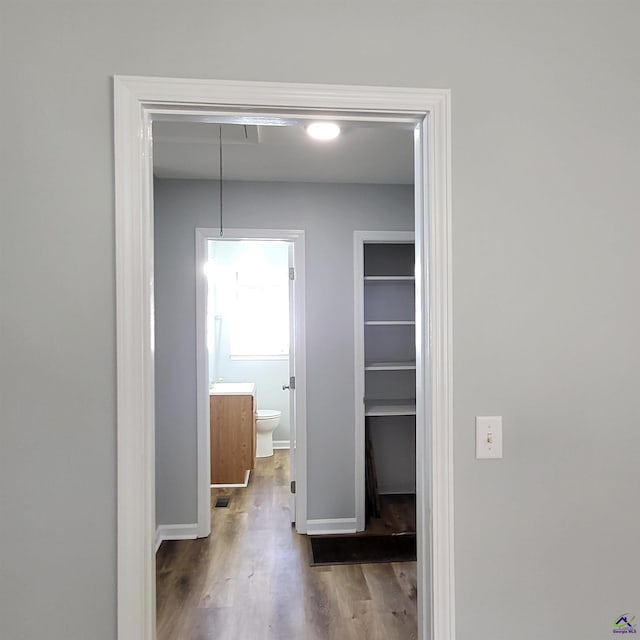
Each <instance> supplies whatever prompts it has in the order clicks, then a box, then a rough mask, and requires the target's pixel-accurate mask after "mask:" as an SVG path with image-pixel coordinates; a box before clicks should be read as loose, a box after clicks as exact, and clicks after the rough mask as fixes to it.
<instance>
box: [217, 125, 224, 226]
mask: <svg viewBox="0 0 640 640" xmlns="http://www.w3.org/2000/svg"><path fill="white" fill-rule="evenodd" d="M218 149H219V150H220V158H219V160H220V162H219V174H218V178H219V189H218V190H219V193H220V237H221V238H222V236H223V232H222V125H221V124H220V125H218Z"/></svg>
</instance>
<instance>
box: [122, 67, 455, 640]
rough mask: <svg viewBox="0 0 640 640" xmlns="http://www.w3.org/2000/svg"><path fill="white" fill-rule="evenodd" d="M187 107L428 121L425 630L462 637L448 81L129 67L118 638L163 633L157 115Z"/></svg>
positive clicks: (424, 152) (423, 220) (421, 282)
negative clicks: (158, 529) (338, 79)
mask: <svg viewBox="0 0 640 640" xmlns="http://www.w3.org/2000/svg"><path fill="white" fill-rule="evenodd" d="M175 116H192V117H197V118H201V119H202V120H203V121H207V120H211V119H214V121H217V122H219V121H220V120H221V119H223V118H228V121H229V122H242V121H243V118H246V117H247V116H248V117H250V118H252V121H253V122H255V121H256V119H257V118H264V119H265V121H268V122H274V121H278V122H280V123H282V124H286V120H287V118H295V119H297V120H300V119H307V120H310V119H315V118H319V117H324V118H332V119H336V120H342V121H347V120H351V121H360V122H362V121H366V122H369V123H380V124H385V123H407V124H410V125H412V126H414V127H415V129H414V131H415V141H416V144H415V149H416V153H415V197H416V229H415V231H416V253H417V263H416V308H417V311H418V313H417V316H416V333H417V337H418V338H421V339H419V340H418V343H417V345H416V348H417V363H416V378H417V385H418V394H417V407H416V412H417V416H416V458H417V466H418V477H417V487H416V494H417V523H416V525H417V541H418V593H419V594H420V598H419V600H418V634H419V638H420V639H421V640H454V636H455V611H454V564H453V424H452V421H453V418H452V396H451V386H452V384H451V383H452V378H451V353H452V348H451V347H452V345H451V124H450V123H451V117H450V93H449V91H448V90H431V89H404V88H390V87H360V86H341V85H312V84H287V83H262V82H233V81H216V80H191V79H175V78H149V77H126V76H116V77H115V78H114V137H115V217H116V218H115V220H116V229H115V240H116V326H117V354H116V355H117V394H118V406H117V438H118V443H117V460H118V470H117V474H118V475H117V479H118V487H117V500H118V503H117V516H118V524H117V544H118V547H117V579H118V593H117V616H118V640H154V639H155V616H156V610H155V553H154V551H155V513H154V512H155V468H154V455H155V453H154V370H153V366H154V364H153V348H154V344H153V158H152V141H151V125H152V122H153V120H154V119H159V118H163V117H175ZM354 509H355V505H354Z"/></svg>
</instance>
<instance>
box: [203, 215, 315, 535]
mask: <svg viewBox="0 0 640 640" xmlns="http://www.w3.org/2000/svg"><path fill="white" fill-rule="evenodd" d="M209 240H218V241H219V240H223V241H232V240H283V241H286V242H289V243H291V244H293V260H294V269H295V273H296V278H295V281H294V283H293V285H294V286H293V296H294V300H295V309H296V315H295V327H291V330H292V331H293V334H294V336H295V341H296V342H295V350H294V358H295V365H294V370H295V372H296V390H295V394H296V414H295V416H292V417H291V418H292V422H293V424H294V425H295V431H292V433H291V442H290V447H291V454H292V455H293V456H294V460H295V466H293V467H292V468H291V479H292V480H293V479H295V480H296V493H295V495H294V501H295V523H296V531H298V533H306V532H307V437H306V436H307V403H306V398H307V376H306V371H307V369H306V341H305V340H306V339H305V316H304V313H305V271H304V246H305V245H304V231H302V230H300V229H225V230H224V236H222V237H221V236H220V229H219V228H203V227H198V228H197V229H196V360H197V365H196V366H197V372H196V385H197V394H196V395H197V403H198V411H197V414H198V420H197V421H198V445H197V446H198V537H204V536H208V535H209V534H210V533H211V491H210V482H211V457H210V455H209V453H210V431H209V362H208V359H207V319H206V314H207V278H206V276H205V273H204V269H203V268H202V267H203V266H204V264H205V263H206V261H207V255H208V252H207V243H208V241H209ZM290 393H293V392H290ZM294 437H295V442H294Z"/></svg>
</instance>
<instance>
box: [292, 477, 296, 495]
mask: <svg viewBox="0 0 640 640" xmlns="http://www.w3.org/2000/svg"><path fill="white" fill-rule="evenodd" d="M295 492H296V481H295V480H292V481H291V493H295Z"/></svg>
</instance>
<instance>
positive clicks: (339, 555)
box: [309, 533, 416, 567]
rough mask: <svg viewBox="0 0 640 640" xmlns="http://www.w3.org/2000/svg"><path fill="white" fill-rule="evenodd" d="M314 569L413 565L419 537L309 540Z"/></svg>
mask: <svg viewBox="0 0 640 640" xmlns="http://www.w3.org/2000/svg"><path fill="white" fill-rule="evenodd" d="M309 542H310V545H311V562H310V565H311V566H312V567H315V566H320V565H328V564H367V563H369V562H411V561H413V560H415V559H416V534H415V533H402V534H398V535H390V536H389V535H387V536H378V535H359V536H358V535H356V536H309Z"/></svg>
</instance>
